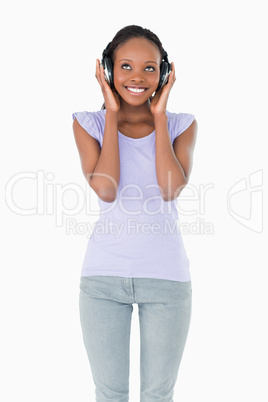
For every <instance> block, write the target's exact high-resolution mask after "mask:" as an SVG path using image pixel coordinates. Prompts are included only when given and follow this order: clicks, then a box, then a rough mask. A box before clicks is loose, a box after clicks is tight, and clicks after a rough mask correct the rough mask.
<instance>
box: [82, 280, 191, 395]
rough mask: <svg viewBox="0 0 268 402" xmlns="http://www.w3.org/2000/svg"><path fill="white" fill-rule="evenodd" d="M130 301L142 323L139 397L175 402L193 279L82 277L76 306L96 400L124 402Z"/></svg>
mask: <svg viewBox="0 0 268 402" xmlns="http://www.w3.org/2000/svg"><path fill="white" fill-rule="evenodd" d="M133 303H137V305H138V311H139V323H140V402H156V401H161V402H173V395H174V387H175V384H176V381H177V377H178V371H179V366H180V362H181V358H182V355H183V351H184V347H185V343H186V339H187V335H188V330H189V326H190V320H191V305H192V286H191V281H188V282H177V281H170V280H163V279H149V278H148V279H147V278H123V277H116V276H82V277H81V282H80V296H79V308H80V319H81V326H82V333H83V339H84V344H85V348H86V351H87V355H88V359H89V362H90V367H91V372H92V376H93V380H94V383H95V386H96V401H97V402H108V401H116V402H128V400H129V355H130V329H131V318H132V311H133Z"/></svg>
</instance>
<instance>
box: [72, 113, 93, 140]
mask: <svg viewBox="0 0 268 402" xmlns="http://www.w3.org/2000/svg"><path fill="white" fill-rule="evenodd" d="M72 116H73V121H74V119H76V120H77V121H78V123H79V124H80V126H81V127H83V129H84V130H86V132H87V133H88V134H89V135H91V137H93V138H95V139H96V140H97V141H99V142H100V135H99V132H98V129H97V126H96V123H95V119H94V115H93V113H92V112H76V113H73V115H72Z"/></svg>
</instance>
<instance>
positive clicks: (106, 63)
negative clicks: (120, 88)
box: [102, 57, 114, 89]
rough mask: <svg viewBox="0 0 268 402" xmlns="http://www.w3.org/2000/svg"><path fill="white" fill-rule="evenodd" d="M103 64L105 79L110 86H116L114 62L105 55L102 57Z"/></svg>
mask: <svg viewBox="0 0 268 402" xmlns="http://www.w3.org/2000/svg"><path fill="white" fill-rule="evenodd" d="M102 65H103V69H104V74H105V79H106V81H107V83H108V84H109V85H110V87H111V88H112V89H113V88H114V79H113V63H112V60H111V59H110V57H104V58H103V59H102Z"/></svg>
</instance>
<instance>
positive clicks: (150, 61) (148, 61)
mask: <svg viewBox="0 0 268 402" xmlns="http://www.w3.org/2000/svg"><path fill="white" fill-rule="evenodd" d="M123 60H126V61H133V60H131V59H121V60H119V61H123ZM145 63H154V64H158V63H157V62H156V61H152V60H147V61H145V62H144V64H145Z"/></svg>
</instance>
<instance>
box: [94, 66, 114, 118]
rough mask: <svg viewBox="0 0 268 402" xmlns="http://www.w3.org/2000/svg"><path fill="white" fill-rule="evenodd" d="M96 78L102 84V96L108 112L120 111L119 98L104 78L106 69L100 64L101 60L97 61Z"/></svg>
mask: <svg viewBox="0 0 268 402" xmlns="http://www.w3.org/2000/svg"><path fill="white" fill-rule="evenodd" d="M95 76H96V78H97V80H98V83H99V84H100V87H101V90H102V94H103V97H104V102H105V108H106V111H107V112H117V113H118V111H119V109H120V100H119V96H118V94H117V93H116V91H115V90H112V89H111V87H110V86H109V84H108V83H107V82H106V80H105V77H104V68H103V66H102V64H101V63H100V60H99V59H97V61H96V75H95Z"/></svg>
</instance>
